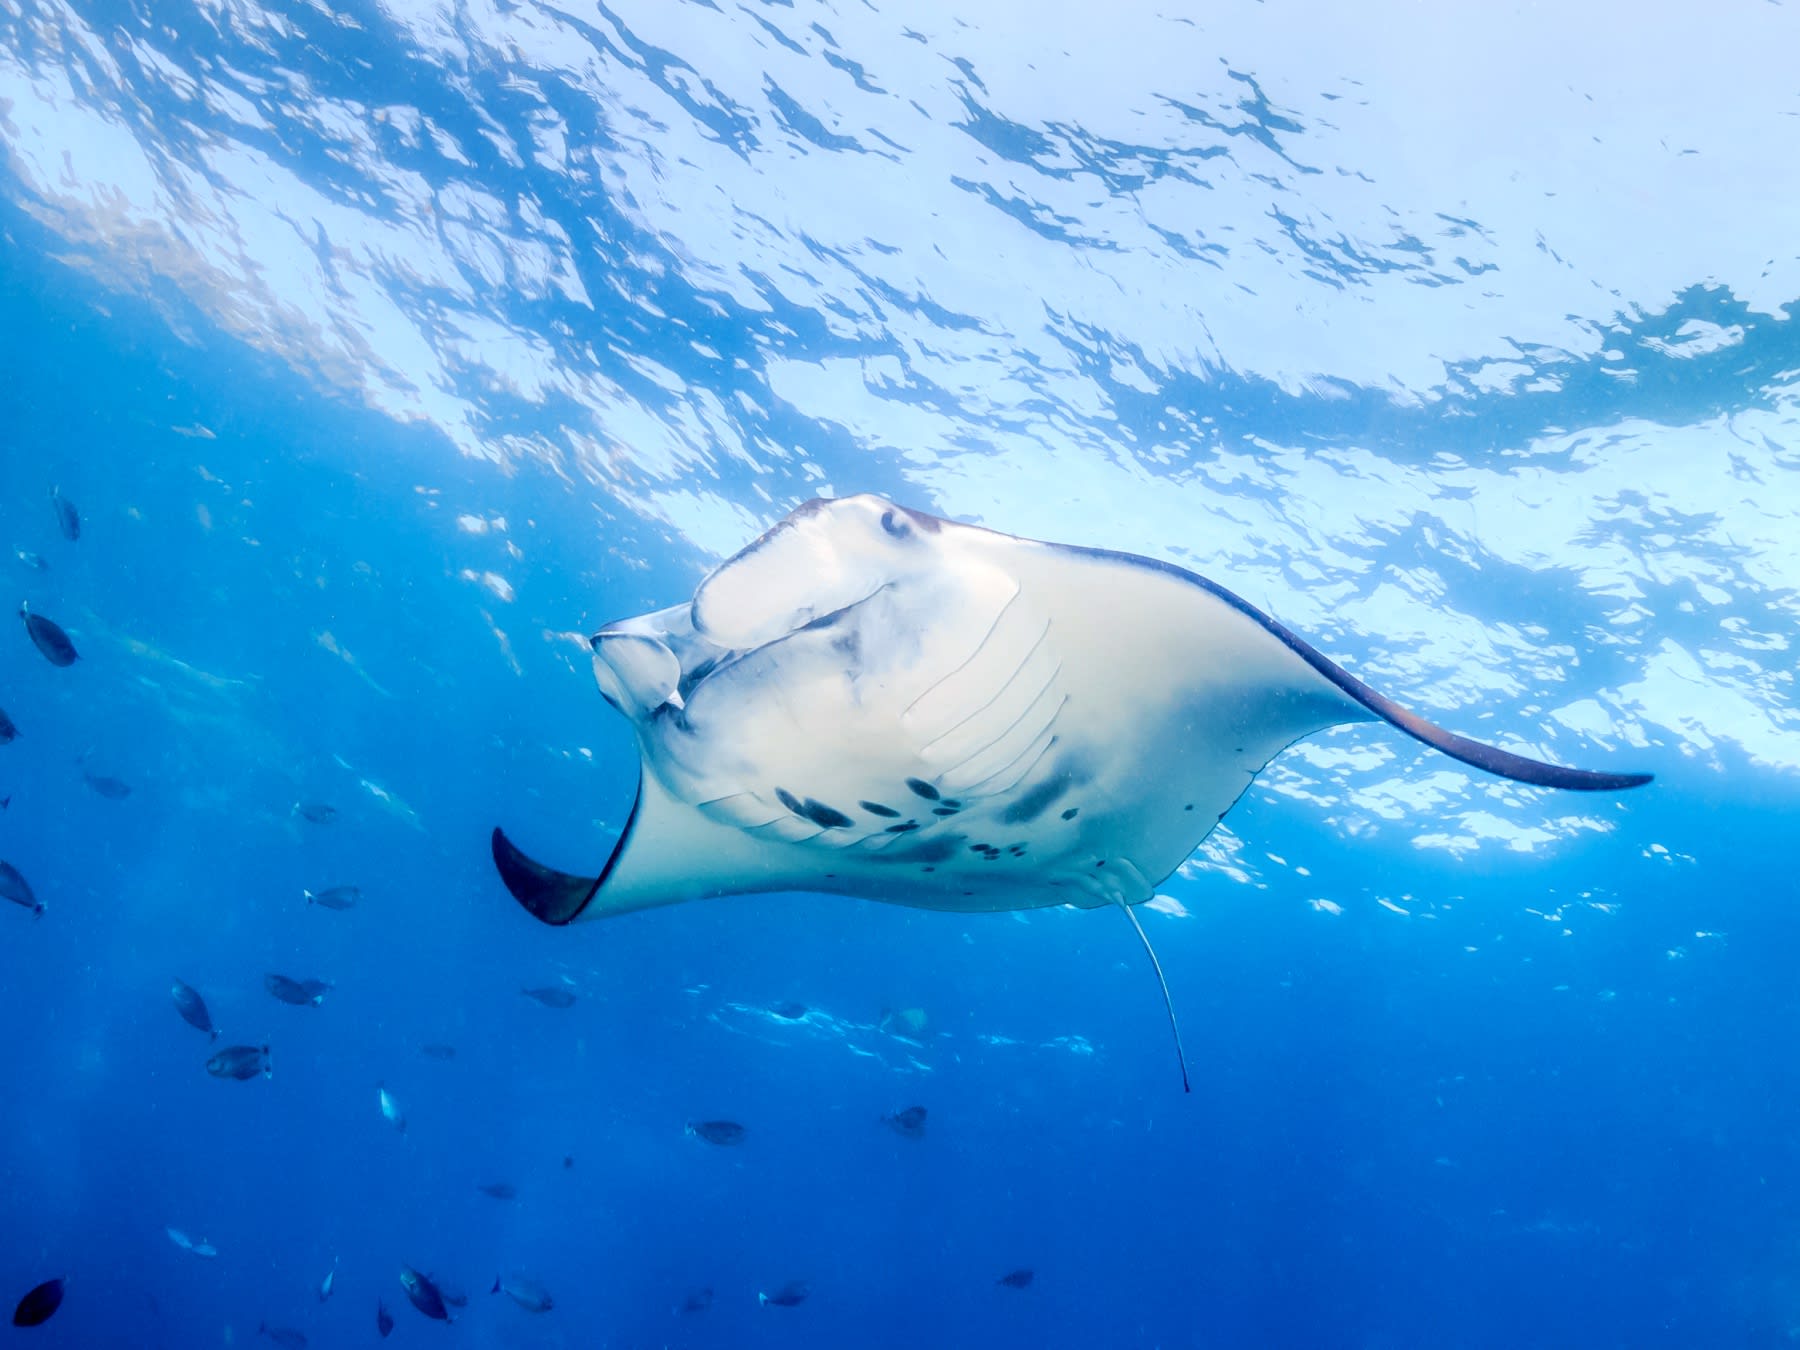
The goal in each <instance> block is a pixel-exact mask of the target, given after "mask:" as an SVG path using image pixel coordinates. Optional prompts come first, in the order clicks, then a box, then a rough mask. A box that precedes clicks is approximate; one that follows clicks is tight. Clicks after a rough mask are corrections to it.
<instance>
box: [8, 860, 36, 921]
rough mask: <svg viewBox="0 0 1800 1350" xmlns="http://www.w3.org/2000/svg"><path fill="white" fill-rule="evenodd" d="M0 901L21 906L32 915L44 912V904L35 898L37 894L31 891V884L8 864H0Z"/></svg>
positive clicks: (16, 869)
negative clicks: (8, 901) (7, 901)
mask: <svg viewBox="0 0 1800 1350" xmlns="http://www.w3.org/2000/svg"><path fill="white" fill-rule="evenodd" d="M0 900H10V901H12V902H13V903H14V904H15V905H23V906H24V907H25V908H26V909H28V910H30V911H31V912H32V913H33V914H42V913H43V912H44V902H43V901H42V900H40V899H38V898H37V893H36V892H35V891H33V890H32V889H31V883H30V882H29V881H27V880H25V877H24V875H23V874H22V873H21V872H20V871H19V869H18V868H16V867H14V866H13V865H12V864H11V863H9V862H0Z"/></svg>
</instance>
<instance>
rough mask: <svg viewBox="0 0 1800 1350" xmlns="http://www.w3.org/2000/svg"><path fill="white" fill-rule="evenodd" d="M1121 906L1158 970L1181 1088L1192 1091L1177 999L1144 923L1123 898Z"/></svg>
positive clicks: (1152, 964) (1158, 979)
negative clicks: (1179, 1021) (1170, 990)
mask: <svg viewBox="0 0 1800 1350" xmlns="http://www.w3.org/2000/svg"><path fill="white" fill-rule="evenodd" d="M1119 908H1120V909H1122V910H1124V911H1125V917H1126V918H1127V919H1130V920H1131V926H1132V927H1133V928H1134V929H1136V930H1137V935H1138V941H1140V942H1142V943H1143V944H1144V951H1145V952H1146V953H1147V954H1148V955H1149V957H1150V964H1151V966H1153V967H1154V968H1155V970H1156V983H1157V986H1158V987H1159V988H1160V989H1161V990H1162V996H1163V1007H1165V1008H1167V1009H1168V1011H1169V1031H1170V1032H1171V1033H1172V1034H1173V1035H1174V1037H1175V1061H1176V1063H1178V1064H1180V1065H1181V1090H1182V1091H1183V1092H1192V1091H1193V1090H1194V1088H1193V1085H1192V1084H1191V1083H1189V1081H1188V1067H1187V1052H1186V1051H1185V1050H1183V1049H1182V1046H1181V1027H1180V1025H1179V1024H1178V1023H1177V1022H1176V1021H1175V1000H1174V999H1172V998H1170V997H1169V982H1168V981H1167V980H1166V979H1164V978H1163V968H1162V962H1161V961H1158V960H1157V959H1156V948H1154V947H1152V946H1151V945H1150V935H1149V934H1148V933H1146V932H1145V931H1144V925H1143V924H1141V923H1139V922H1138V916H1137V915H1135V914H1133V913H1132V912H1131V906H1130V905H1128V904H1126V903H1125V902H1124V901H1123V900H1121V901H1120V902H1119Z"/></svg>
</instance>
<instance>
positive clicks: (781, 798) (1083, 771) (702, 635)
mask: <svg viewBox="0 0 1800 1350" xmlns="http://www.w3.org/2000/svg"><path fill="white" fill-rule="evenodd" d="M592 642H593V650H594V672H595V675H596V677H597V678H598V680H599V684H600V689H601V692H602V693H603V694H605V696H606V698H607V699H608V701H610V702H611V703H612V704H613V705H614V706H615V707H617V708H618V709H619V710H620V711H621V712H622V713H624V714H625V715H626V717H628V718H630V719H631V723H632V726H633V728H634V730H635V731H636V733H637V741H638V751H639V755H640V758H641V760H642V765H641V777H640V784H639V788H638V797H637V803H636V806H635V808H634V809H633V811H632V815H631V819H630V822H629V824H627V826H626V828H625V832H624V835H623V837H622V838H621V839H620V840H619V842H618V845H617V847H616V848H614V850H613V853H612V856H611V858H610V859H609V860H608V861H607V863H606V865H605V867H604V869H603V870H602V871H601V873H600V874H599V876H597V877H595V876H577V875H572V874H569V873H564V872H558V871H555V870H553V869H551V868H548V867H545V866H543V865H541V864H539V863H536V862H534V861H532V860H531V859H529V858H527V857H526V856H525V855H524V854H523V853H521V852H520V851H519V850H518V849H516V848H515V847H514V846H513V845H512V843H511V841H509V840H508V839H507V837H506V836H505V834H504V833H503V832H501V831H500V830H495V831H494V836H493V850H494V859H495V862H496V864H497V865H498V867H499V869H500V875H501V877H502V879H503V880H504V881H505V883H506V886H507V888H508V889H509V890H510V891H511V892H512V894H513V895H514V896H515V897H516V898H517V899H518V901H519V902H520V904H522V905H523V906H524V907H525V908H526V909H527V910H529V911H530V912H531V913H532V914H534V915H535V916H537V917H538V918H540V919H543V920H545V921H546V922H548V923H554V924H563V923H568V922H570V921H571V920H574V919H578V918H580V919H587V918H597V917H604V916H607V915H613V914H620V913H624V912H627V911H630V910H636V909H644V908H648V907H650V906H653V905H666V904H672V903H675V902H677V901H681V900H695V899H700V898H702V897H707V896H722V895H740V894H748V893H753V892H764V891H788V890H796V891H826V892H834V893H839V894H844V895H855V896H865V897H868V898H870V899H874V900H885V901H891V902H893V903H896V904H904V905H915V906H921V907H925V908H931V909H945V910H963V911H978V910H1010V909H1027V908H1033V907H1037V906H1043V905H1061V904H1074V905H1082V906H1093V905H1103V904H1115V903H1116V904H1122V905H1126V906H1130V905H1134V904H1137V903H1139V902H1140V901H1144V900H1148V899H1149V898H1150V897H1151V896H1152V895H1153V894H1154V893H1155V888H1156V886H1157V884H1158V883H1159V882H1161V881H1162V880H1163V879H1164V878H1165V877H1167V876H1168V875H1169V874H1170V873H1171V872H1173V871H1174V870H1175V869H1176V868H1177V867H1179V866H1180V865H1181V864H1182V862H1183V861H1185V860H1186V859H1187V857H1188V856H1189V855H1190V854H1191V853H1192V852H1193V851H1194V848H1195V847H1196V846H1197V845H1198V844H1199V843H1200V841H1201V840H1203V839H1204V838H1205V837H1206V836H1207V834H1208V833H1209V832H1211V830H1212V829H1213V827H1214V826H1215V825H1216V824H1217V823H1218V822H1219V820H1220V819H1221V818H1223V816H1224V815H1225V813H1226V812H1227V811H1228V810H1229V809H1230V808H1231V805H1232V803H1233V802H1235V801H1237V799H1238V798H1239V796H1241V795H1242V794H1243V791H1244V789H1245V788H1246V787H1248V786H1249V784H1250V781H1251V780H1252V779H1253V778H1254V777H1255V776H1256V774H1257V772H1258V771H1259V770H1260V769H1261V768H1262V767H1263V766H1264V765H1265V764H1267V763H1268V762H1269V760H1270V759H1271V758H1273V757H1274V756H1275V755H1276V754H1277V753H1278V752H1280V751H1281V749H1282V748H1283V747H1285V746H1287V745H1289V744H1291V743H1292V742H1294V741H1295V740H1297V739H1299V738H1300V737H1302V736H1306V735H1309V734H1311V733H1313V732H1317V731H1321V730H1323V729H1325V728H1327V727H1332V726H1336V725H1339V724H1341V723H1346V722H1357V721H1372V720H1380V721H1386V722H1389V723H1391V724H1392V725H1393V726H1395V727H1398V728H1399V729H1400V730H1401V731H1404V732H1406V733H1407V734H1408V735H1409V736H1412V737H1415V738H1416V739H1418V740H1421V741H1423V742H1425V744H1427V745H1430V746H1433V747H1434V748H1436V749H1438V750H1441V751H1443V752H1444V753H1445V754H1448V755H1450V756H1452V757H1453V758H1456V759H1459V760H1461V761H1462V762H1464V763H1465V764H1470V765H1473V766H1475V767H1476V768H1479V769H1484V770H1486V771H1488V772H1489V773H1494V774H1499V775H1502V776H1504V777H1507V778H1513V779H1517V780H1518V781H1520V782H1524V783H1532V784H1537V785H1539V786H1544V787H1559V788H1574V789H1582V790H1589V791H1595V790H1599V791H1613V790H1618V789H1623V788H1629V787H1635V786H1637V785H1639V784H1641V783H1645V782H1648V781H1649V777H1650V776H1649V775H1648V774H1622V773H1591V772H1586V771H1583V770H1578V769H1565V768H1559V767H1557V766H1556V765H1552V764H1546V763H1542V762H1540V761H1538V760H1533V759H1527V758H1524V757H1523V756H1520V755H1515V754H1511V753H1508V752H1507V751H1504V750H1500V749H1496V748H1495V747H1493V746H1490V745H1484V744H1481V743H1480V742H1477V741H1472V740H1468V739H1465V738H1464V737H1461V736H1457V735H1455V734H1453V733H1451V732H1448V731H1445V730H1443V729H1442V728H1441V727H1437V726H1434V725H1433V724H1431V723H1430V722H1427V721H1425V720H1424V719H1423V718H1420V717H1418V716H1415V715H1414V714H1412V713H1410V712H1407V711H1406V710H1405V709H1403V708H1401V707H1400V706H1399V705H1397V704H1395V703H1394V702H1392V701H1391V700H1389V699H1387V698H1384V697H1383V696H1382V695H1380V694H1378V693H1376V692H1375V691H1374V690H1372V689H1370V688H1369V687H1368V686H1367V685H1365V684H1363V683H1362V682H1361V681H1359V680H1357V679H1355V678H1354V677H1353V676H1351V675H1350V674H1349V673H1347V672H1346V671H1344V670H1343V669H1341V668H1340V667H1339V666H1337V665H1336V664H1334V663H1333V662H1331V661H1329V660H1327V659H1326V658H1325V657H1324V656H1322V655H1320V654H1319V653H1318V652H1317V651H1315V650H1314V649H1313V648H1312V647H1310V646H1308V645H1307V644H1306V643H1305V642H1303V641H1302V640H1301V639H1300V638H1298V637H1296V636H1295V635H1294V634H1292V633H1290V632H1289V631H1288V630H1287V629H1286V628H1284V627H1282V626H1281V625H1280V624H1279V623H1277V622H1275V621H1274V620H1273V619H1271V618H1269V617H1268V616H1267V615H1265V614H1263V613H1261V612H1260V611H1259V610H1257V609H1255V608H1254V607H1252V606H1251V605H1249V604H1246V603H1245V602H1244V601H1242V600H1240V599H1239V598H1238V597H1236V596H1235V595H1233V594H1231V593H1230V592H1229V591H1227V590H1225V589H1223V588H1222V587H1219V586H1216V585H1214V584H1213V583H1212V582H1210V581H1207V580H1205V579H1204V578H1202V577H1198V576H1195V575H1194V574H1192V573H1190V572H1186V571H1184V570H1182V569H1181V568H1179V567H1174V566H1171V565H1169V564H1167V563H1160V562H1155V561H1152V560H1150V559H1146V558H1139V557H1134V556H1132V555H1130V554H1125V553H1111V552H1105V551H1102V550H1097V549H1087V548H1075V547H1068V546H1064V545H1057V544H1045V543H1038V542H1035V541H1032V540H1028V539H1017V538H1014V537H1012V536H1010V535H1006V534H1000V533H997V532H995V531H992V530H985V529H980V528H977V527H975V526H970V525H959V524H956V523H954V522H952V521H947V520H940V519H938V518H936V517H934V516H928V515H924V514H922V513H920V512H917V511H909V510H907V509H905V508H903V507H899V506H895V505H894V504H892V503H891V502H887V501H884V500H882V499H881V498H879V497H874V496H866V495H865V496H857V497H848V498H843V499H841V500H835V501H812V502H808V503H807V504H806V505H804V506H802V507H800V508H798V509H797V510H796V511H794V512H793V514H792V515H790V516H788V517H787V518H786V519H785V520H783V521H782V522H781V523H779V524H778V525H776V526H775V527H774V528H773V529H771V530H770V531H769V532H768V533H767V534H765V535H764V536H763V537H762V538H761V539H759V540H757V541H756V542H755V543H753V544H751V545H750V546H749V547H748V548H746V549H744V550H743V551H742V552H741V553H739V554H738V555H737V556H736V557H734V558H732V559H730V560H729V561H728V562H726V563H724V564H723V565H721V566H720V567H719V568H718V569H717V570H716V571H714V572H713V573H712V575H710V576H709V577H707V578H706V580H705V581H703V582H702V583H701V585H700V588H699V590H698V591H697V592H696V593H695V595H694V598H693V600H692V601H691V602H688V603H683V604H680V605H676V606H674V607H672V608H670V609H665V610H661V611H659V612H657V613H655V614H647V615H644V616H642V617H640V618H635V619H626V620H623V621H621V622H619V623H615V624H611V625H609V626H608V627H606V628H605V629H603V630H601V632H599V633H598V634H596V635H595V636H594V638H593V640H592Z"/></svg>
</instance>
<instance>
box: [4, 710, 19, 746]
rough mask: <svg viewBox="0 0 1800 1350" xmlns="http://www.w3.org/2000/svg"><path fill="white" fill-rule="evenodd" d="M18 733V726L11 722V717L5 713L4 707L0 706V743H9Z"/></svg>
mask: <svg viewBox="0 0 1800 1350" xmlns="http://www.w3.org/2000/svg"><path fill="white" fill-rule="evenodd" d="M18 735H19V728H18V727H17V726H15V725H14V724H13V720H12V718H10V717H8V716H7V715H6V709H5V708H0V745H11V744H12V742H13V741H14V740H15V739H17V737H18Z"/></svg>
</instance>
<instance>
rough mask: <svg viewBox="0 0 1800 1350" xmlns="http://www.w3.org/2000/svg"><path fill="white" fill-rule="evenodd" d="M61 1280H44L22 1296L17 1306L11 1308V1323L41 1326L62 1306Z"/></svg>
mask: <svg viewBox="0 0 1800 1350" xmlns="http://www.w3.org/2000/svg"><path fill="white" fill-rule="evenodd" d="M62 1301H63V1282H62V1281H61V1280H60V1279H55V1280H45V1281H44V1282H43V1283H42V1284H40V1285H39V1286H38V1287H37V1288H36V1289H33V1290H32V1291H31V1292H30V1293H29V1294H27V1295H25V1297H24V1298H22V1299H20V1300H19V1306H18V1307H16V1308H14V1309H13V1325H14V1326H15V1327H41V1326H43V1324H44V1323H46V1322H48V1321H49V1320H50V1319H51V1317H52V1316H54V1315H55V1313H56V1310H57V1309H58V1308H60V1307H62Z"/></svg>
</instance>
